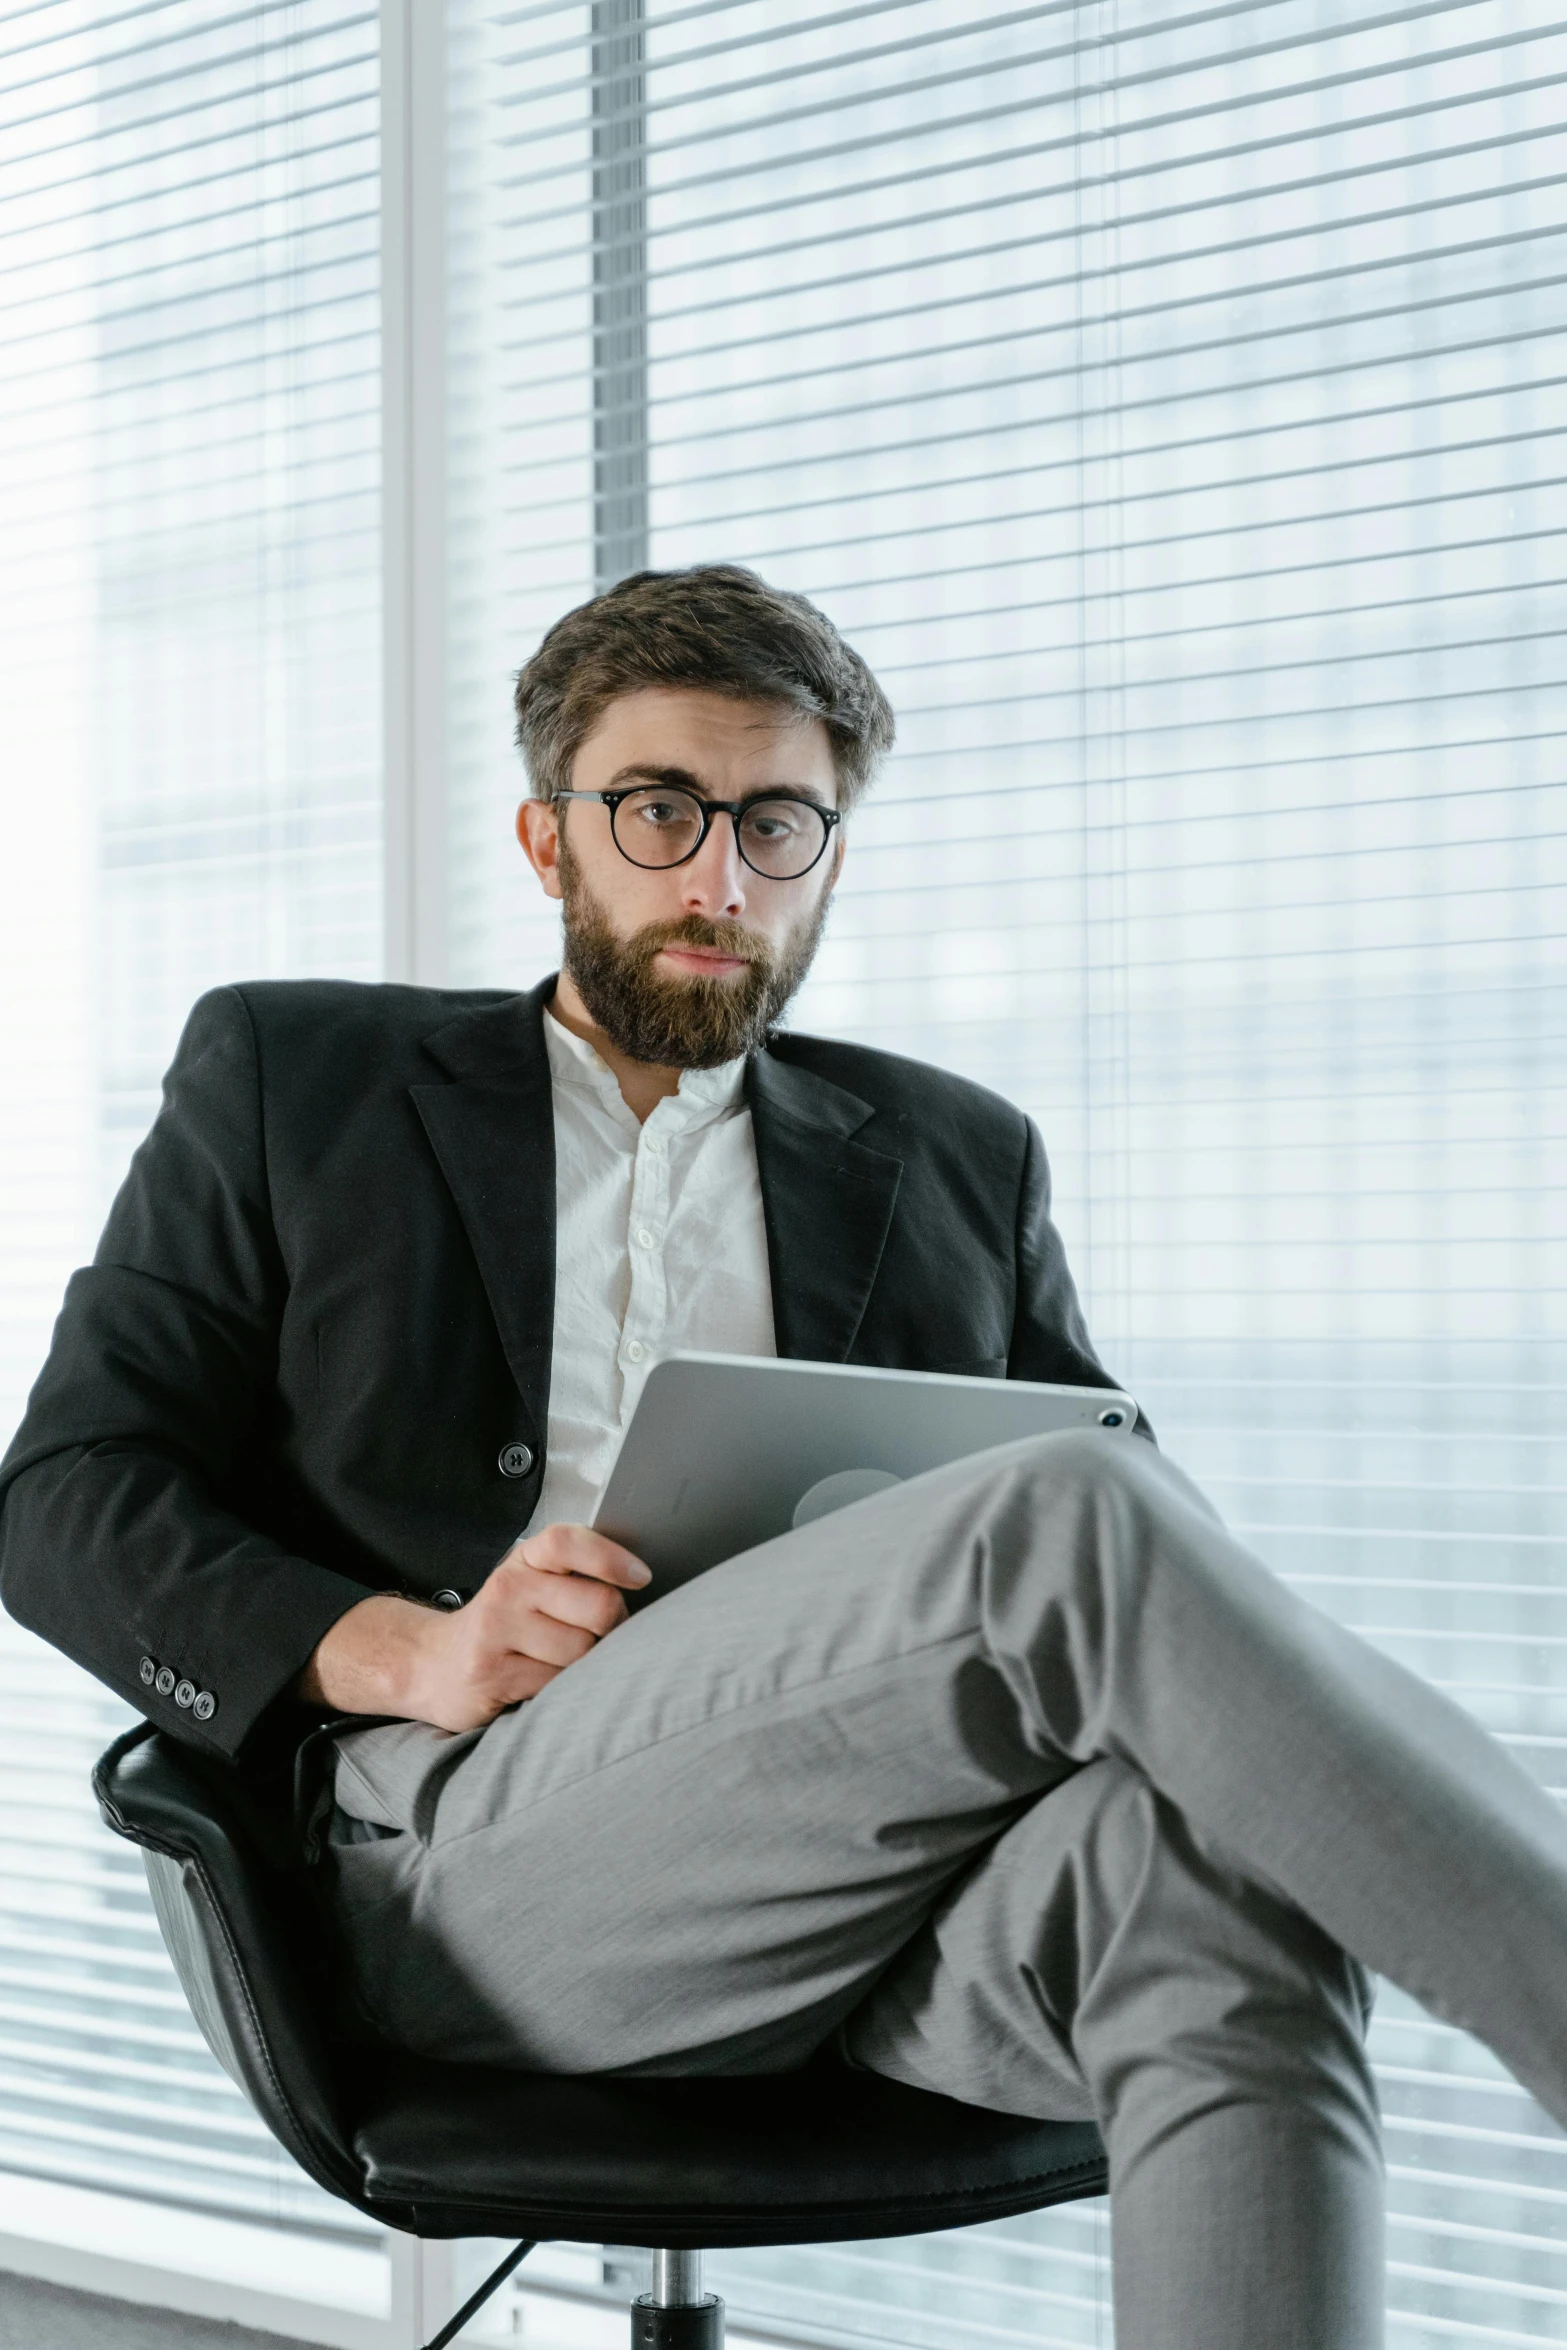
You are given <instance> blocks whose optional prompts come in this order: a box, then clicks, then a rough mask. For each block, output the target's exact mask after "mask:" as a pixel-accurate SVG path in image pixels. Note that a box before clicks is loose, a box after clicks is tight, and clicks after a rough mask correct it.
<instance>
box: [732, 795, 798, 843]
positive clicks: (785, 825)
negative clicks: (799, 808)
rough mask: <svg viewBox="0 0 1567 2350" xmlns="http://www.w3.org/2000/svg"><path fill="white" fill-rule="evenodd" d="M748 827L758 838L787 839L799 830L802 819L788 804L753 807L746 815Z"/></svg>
mask: <svg viewBox="0 0 1567 2350" xmlns="http://www.w3.org/2000/svg"><path fill="white" fill-rule="evenodd" d="M745 821H746V829H747V830H748V831H749V832H751V833H753V834H754V835H755V837H756V838H757V839H758V840H787V839H788V838H789V836H790V834H791V833H795V832H798V831H799V829H800V825H801V821H802V819H801V818H800V817H799V816H798V815H797V814H796V812H795V810H794V809H793V808H791V807H789V806H788V805H787V804H786V805H784V806H783V807H771V808H753V809H751V811H750V813H749V814H748V815H747V817H746V820H745Z"/></svg>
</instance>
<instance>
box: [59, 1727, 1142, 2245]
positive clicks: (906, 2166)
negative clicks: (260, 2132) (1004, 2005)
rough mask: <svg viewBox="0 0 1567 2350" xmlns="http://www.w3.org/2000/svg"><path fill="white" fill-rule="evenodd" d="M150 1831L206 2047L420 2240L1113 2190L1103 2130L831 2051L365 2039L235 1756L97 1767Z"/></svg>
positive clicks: (182, 1751)
mask: <svg viewBox="0 0 1567 2350" xmlns="http://www.w3.org/2000/svg"><path fill="white" fill-rule="evenodd" d="M94 1785H95V1787H96V1790H97V1794H98V1801H99V1804H100V1807H101V1809H102V1811H103V1816H104V1818H105V1820H106V1821H107V1823H108V1824H109V1826H110V1827H111V1828H113V1829H114V1831H115V1832H116V1834H117V1835H121V1836H125V1837H128V1838H129V1839H130V1840H131V1842H133V1843H135V1844H139V1845H140V1846H141V1847H142V1849H143V1851H144V1853H145V1854H146V1856H147V1861H148V1874H149V1878H150V1880H151V1883H152V1889H153V1899H154V1902H155V1904H156V1906H157V1910H158V1922H159V1924H160V1926H161V1927H162V1930H163V1935H164V1939H165V1941H166V1943H167V1944H168V1948H169V1954H170V1957H171V1958H172V1959H173V1961H174V1966H175V1969H176V1972H177V1973H178V1975H179V1978H180V1981H181V1982H182V1984H183V1985H184V1987H185V1992H186V1996H187V1998H188V1999H189V2001H190V2004H191V2009H192V2012H193V2014H194V2015H195V2017H196V2020H197V2022H198V2023H199V2024H200V2026H201V2029H202V2031H203V2033H204V2034H205V2036H206V2039H207V2042H208V2045H209V2046H210V2047H211V2048H212V2050H213V2053H214V2054H215V2055H216V2056H217V2058H218V2060H219V2062H220V2063H221V2064H223V2065H224V2066H225V2067H226V2069H227V2070H228V2072H229V2073H230V2074H231V2076H232V2077H233V2079H234V2080H235V2081H236V2082H237V2083H238V2084H239V2086H240V2087H241V2088H242V2089H243V2090H244V2092H245V2094H246V2095H247V2096H248V2097H249V2099H250V2101H251V2103H252V2104H253V2105H254V2106H255V2108H256V2111H257V2113H258V2114H260V2116H261V2118H262V2120H263V2121H264V2122H266V2124H267V2126H268V2127H269V2128H270V2129H271V2131H272V2132H273V2134H274V2136H275V2137H276V2138H277V2139H278V2140H279V2142H280V2143H281V2144H282V2145H283V2146H285V2147H287V2149H288V2151H289V2152H290V2153H291V2154H292V2155H293V2156H294V2158H295V2160H296V2161H297V2162H299V2163H300V2164H301V2165H302V2166H303V2167H304V2169H305V2170H307V2171H308V2172H309V2174H310V2176H311V2177H312V2178H313V2179H316V2180H318V2181H319V2182H320V2184H321V2185H322V2186H323V2187H325V2188H326V2189H327V2190H328V2191H329V2192H330V2193H331V2194H334V2195H339V2196H341V2197H342V2198H343V2200H344V2201H345V2202H347V2203H351V2204H352V2205H353V2206H354V2207H355V2209H356V2210H359V2211H362V2212H364V2213H366V2214H367V2216H369V2217H371V2218H373V2219H379V2220H382V2221H384V2222H385V2223H386V2224H387V2225H388V2226H389V2227H395V2228H404V2229H407V2230H409V2231H411V2232H412V2233H413V2234H416V2235H421V2236H432V2237H434V2236H499V2235H516V2236H536V2237H551V2236H553V2237H568V2238H574V2239H577V2240H579V2241H588V2242H594V2241H609V2242H613V2243H619V2244H654V2245H664V2246H667V2247H669V2248H670V2249H672V2250H677V2251H678V2250H683V2249H688V2248H689V2249H693V2250H695V2249H699V2248H701V2247H703V2246H711V2247H713V2248H715V2249H716V2248H718V2247H729V2246H734V2245H742V2244H800V2243H831V2242H842V2241H844V2240H845V2239H848V2238H854V2237H874V2236H909V2235H919V2234H922V2233H924V2232H925V2231H926V2230H927V2229H931V2228H944V2227H959V2226H962V2225H964V2224H966V2223H968V2222H970V2221H973V2220H982V2219H1003V2218H1006V2217H1008V2216H1010V2215H1011V2214H1013V2213H1016V2212H1021V2211H1034V2210H1037V2209H1039V2208H1040V2207H1041V2206H1042V2205H1044V2204H1047V2203H1062V2202H1067V2201H1069V2200H1072V2199H1074V2198H1075V2197H1077V2196H1080V2195H1097V2194H1100V2193H1102V2191H1103V2189H1104V2185H1105V2163H1104V2154H1103V2150H1102V2148H1101V2146H1100V2143H1099V2138H1098V2134H1097V2133H1096V2132H1095V2131H1094V2130H1093V2129H1092V2128H1091V2127H1089V2126H1088V2125H1087V2124H1086V2123H1077V2122H1036V2121H1024V2120H1020V2119H1018V2118H1017V2117H1016V2116H1012V2115H1007V2114H997V2113H987V2112H985V2111H984V2110H983V2109H981V2108H980V2107H978V2106H969V2105H959V2104H955V2103H954V2102H953V2101H952V2100H951V2099H950V2098H946V2097H934V2096H931V2095H930V2094H928V2093H927V2092H926V2091H924V2090H921V2089H905V2088H902V2087H900V2086H898V2085H897V2084H896V2083H895V2082H892V2081H883V2080H881V2079H879V2078H878V2077H877V2076H876V2075H875V2074H873V2073H862V2072H856V2071H854V2070H853V2069H852V2068H851V2067H850V2066H848V2065H845V2064H844V2063H843V2062H842V2061H841V2060H840V2059H838V2058H837V2057H835V2056H831V2055H823V2056H820V2057H818V2058H816V2059H815V2060H814V2061H813V2062H812V2063H811V2064H810V2065H808V2066H806V2067H805V2068H804V2069H803V2070H802V2071H800V2072H797V2073H788V2074H770V2075H767V2076H764V2077H751V2078H747V2079H738V2080H716V2081H715V2080H708V2081H703V2080H656V2081H655V2080H643V2081H625V2080H605V2079H600V2078H597V2077H594V2076H592V2075H586V2076H584V2075H573V2076H570V2077H566V2078H559V2077H554V2076H545V2075H542V2074H534V2073H508V2072H500V2071H489V2070H480V2069H478V2068H476V2067H471V2066H465V2065H451V2064H435V2063H431V2062H429V2061H427V2060H425V2059H422V2058H419V2057H413V2056H408V2055H405V2054H402V2053H400V2052H398V2051H396V2050H393V2049H387V2048H374V2049H369V2050H367V2049H366V2048H365V2047H364V2045H363V2044H362V2043H358V2042H351V2041H349V2040H347V2039H345V2036H344V2033H343V2031H342V2028H341V2021H340V2014H339V2009H338V2003H337V1999H336V1995H335V1986H334V1980H333V1978H334V1972H335V1957H334V1953H333V1950H332V1948H331V1942H330V1936H329V1935H327V1934H325V1933H324V1931H323V1921H322V1917H321V1914H320V1912H319V1910H318V1909H317V1907H316V1905H315V1903H314V1901H313V1900H312V1898H311V1897H310V1895H309V1892H308V1887H307V1884H306V1882H305V1879H304V1877H303V1876H302V1873H301V1871H300V1870H299V1868H298V1866H297V1864H294V1863H292V1862H291V1861H290V1858H289V1855H288V1852H287V1851H286V1850H284V1849H282V1848H281V1847H279V1846H278V1844H277V1842H276V1839H275V1838H274V1837H273V1836H272V1835H271V1833H270V1830H269V1827H268V1823H267V1822H266V1821H265V1820H264V1819H262V1818H260V1817H259V1816H258V1815H257V1813H256V1810H255V1807H254V1805H253V1804H252V1803H251V1802H250V1800H249V1799H248V1797H247V1796H246V1793H245V1790H244V1789H243V1787H242V1786H241V1785H240V1783H239V1782H238V1781H237V1780H236V1779H235V1777H234V1775H233V1774H232V1773H231V1772H230V1771H228V1770H227V1769H226V1767H224V1766H222V1765H219V1764H216V1763H213V1762H210V1761H207V1760H205V1759H204V1758H202V1757H200V1756H197V1755H193V1754H192V1753H191V1751H190V1750H189V1749H188V1748H185V1747H182V1746H180V1745H178V1744H177V1743H176V1742H175V1741H174V1740H173V1739H171V1738H169V1737H168V1736H166V1735H165V1734H163V1733H161V1732H152V1731H150V1730H148V1729H147V1728H146V1727H140V1728H137V1729H135V1730H132V1731H129V1732H128V1733H127V1734H126V1735H125V1736H124V1737H123V1738H121V1739H119V1740H117V1741H116V1743H115V1744H114V1745H113V1746H112V1747H111V1748H110V1749H109V1752H108V1753H107V1754H106V1755H105V1756H104V1757H103V1759H102V1761H101V1762H100V1763H99V1766H98V1769H97V1771H96V1772H95V1773H94Z"/></svg>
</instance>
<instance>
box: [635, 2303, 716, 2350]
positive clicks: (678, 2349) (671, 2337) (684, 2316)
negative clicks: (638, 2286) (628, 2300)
mask: <svg viewBox="0 0 1567 2350" xmlns="http://www.w3.org/2000/svg"><path fill="white" fill-rule="evenodd" d="M631 2350H724V2305H723V2303H722V2301H720V2300H719V2298H718V2296H717V2294H716V2293H709V2294H708V2296H707V2298H706V2300H705V2301H697V2302H693V2303H688V2304H687V2305H685V2306H684V2307H676V2308H668V2307H663V2306H661V2305H660V2304H659V2303H658V2302H656V2301H652V2300H649V2298H648V2296H647V2295H646V2294H645V2293H644V2294H643V2295H642V2297H641V2299H640V2300H637V2301H633V2302H632V2304H631Z"/></svg>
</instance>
